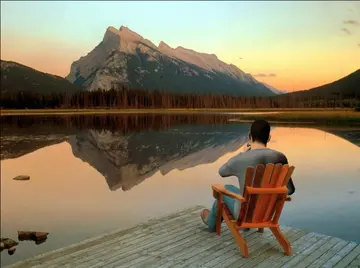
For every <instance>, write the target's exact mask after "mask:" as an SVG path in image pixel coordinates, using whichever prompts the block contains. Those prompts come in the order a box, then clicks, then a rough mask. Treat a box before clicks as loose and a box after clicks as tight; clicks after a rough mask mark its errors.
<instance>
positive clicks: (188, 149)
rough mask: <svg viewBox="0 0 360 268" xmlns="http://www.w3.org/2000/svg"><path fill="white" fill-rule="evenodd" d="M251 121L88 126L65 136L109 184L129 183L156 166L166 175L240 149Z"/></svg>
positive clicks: (149, 173) (125, 187) (116, 186)
mask: <svg viewBox="0 0 360 268" xmlns="http://www.w3.org/2000/svg"><path fill="white" fill-rule="evenodd" d="M248 131H249V124H227V125H223V126H221V127H219V126H218V127H217V126H213V125H181V126H178V127H174V128H168V129H167V130H163V131H157V132H155V131H144V132H133V133H128V134H123V133H121V132H111V131H94V130H88V131H85V132H83V133H81V134H77V135H75V136H73V137H71V138H70V140H69V141H68V142H69V143H70V145H71V147H72V151H73V154H74V155H75V156H76V157H78V158H80V159H81V160H83V161H85V162H87V163H89V164H90V165H91V166H92V167H94V168H95V169H96V170H97V171H99V172H100V173H101V174H102V175H103V176H104V177H105V178H106V181H107V183H108V186H109V188H110V189H111V190H117V189H119V188H122V189H123V190H124V191H126V190H129V189H131V188H132V187H133V186H135V185H137V184H139V183H140V182H142V181H143V180H145V179H146V178H148V177H150V176H152V175H153V174H154V173H156V172H157V171H160V172H161V174H163V175H165V174H166V173H168V172H170V171H171V170H173V169H178V170H184V169H187V168H191V167H194V166H197V165H201V164H207V163H212V162H214V161H216V160H217V159H218V158H219V157H221V156H222V155H224V154H226V153H229V152H233V151H235V150H237V149H239V148H240V147H241V146H242V145H243V144H244V143H245V142H246V141H247V136H248Z"/></svg>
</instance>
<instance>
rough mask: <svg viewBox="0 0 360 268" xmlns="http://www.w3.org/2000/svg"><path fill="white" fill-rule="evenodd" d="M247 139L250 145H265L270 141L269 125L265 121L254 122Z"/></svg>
mask: <svg viewBox="0 0 360 268" xmlns="http://www.w3.org/2000/svg"><path fill="white" fill-rule="evenodd" d="M249 139H250V141H251V142H252V143H254V142H258V143H261V144H264V145H266V144H267V143H268V142H269V140H270V125H269V123H268V122H267V121H265V120H255V121H254V122H253V123H252V125H251V128H250V133H249Z"/></svg>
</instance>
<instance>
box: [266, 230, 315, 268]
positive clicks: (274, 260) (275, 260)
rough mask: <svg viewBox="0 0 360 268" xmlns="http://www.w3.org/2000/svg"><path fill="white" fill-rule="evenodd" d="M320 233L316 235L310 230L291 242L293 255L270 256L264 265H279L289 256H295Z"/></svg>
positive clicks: (313, 241)
mask: <svg viewBox="0 0 360 268" xmlns="http://www.w3.org/2000/svg"><path fill="white" fill-rule="evenodd" d="M321 237H322V235H318V234H316V233H313V232H310V233H307V234H306V235H304V236H303V237H301V238H299V239H298V240H297V241H295V242H294V243H292V248H293V255H292V256H284V255H276V256H274V257H271V258H270V259H269V261H268V262H267V265H266V266H265V267H269V268H270V267H271V268H272V267H280V266H281V265H282V264H283V263H285V262H286V261H288V260H289V259H290V258H292V257H295V256H296V255H297V254H298V253H299V252H301V251H302V250H304V249H306V248H308V247H309V246H310V245H312V244H314V243H315V242H316V241H318V240H319V239H320V238H321Z"/></svg>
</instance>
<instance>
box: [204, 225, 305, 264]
mask: <svg viewBox="0 0 360 268" xmlns="http://www.w3.org/2000/svg"><path fill="white" fill-rule="evenodd" d="M297 232H298V230H296V229H291V228H288V229H284V233H286V235H287V236H288V237H292V236H293V235H295V234H296V233H297ZM276 243H277V241H276V240H275V238H274V237H273V236H272V233H271V232H269V234H268V235H267V236H266V237H262V239H261V240H260V241H258V242H257V243H256V244H255V246H254V247H251V248H250V254H249V257H248V258H242V256H241V255H239V254H232V256H230V255H229V256H226V257H225V256H224V258H219V260H218V262H212V263H211V264H210V263H209V264H207V266H206V267H219V266H221V267H225V266H226V265H230V264H231V265H234V263H235V265H238V266H242V265H244V264H246V263H248V262H251V261H252V260H253V259H254V258H256V257H257V256H258V255H259V254H260V252H261V251H262V250H265V248H270V247H273V246H275V244H276Z"/></svg>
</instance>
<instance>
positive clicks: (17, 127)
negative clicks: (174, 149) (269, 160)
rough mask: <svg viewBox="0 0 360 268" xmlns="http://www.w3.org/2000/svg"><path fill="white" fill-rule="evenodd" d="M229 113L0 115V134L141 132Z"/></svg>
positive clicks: (221, 119)
mask: <svg viewBox="0 0 360 268" xmlns="http://www.w3.org/2000/svg"><path fill="white" fill-rule="evenodd" d="M232 118H233V115H230V114H225V115H220V114H193V113H191V114H152V113H151V114H117V115H46V116H1V117H0V124H1V135H2V136H5V135H11V136H12V135H20V136H21V135H28V133H29V131H30V132H31V133H32V134H31V135H47V134H48V133H50V132H51V133H53V134H63V135H74V134H76V133H77V132H79V131H83V130H89V129H91V130H96V131H111V132H121V133H129V132H141V131H144V130H153V131H158V130H166V129H168V128H170V127H174V126H179V125H191V124H201V125H212V126H217V125H223V124H229V123H231V122H230V121H229V120H230V119H232Z"/></svg>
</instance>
